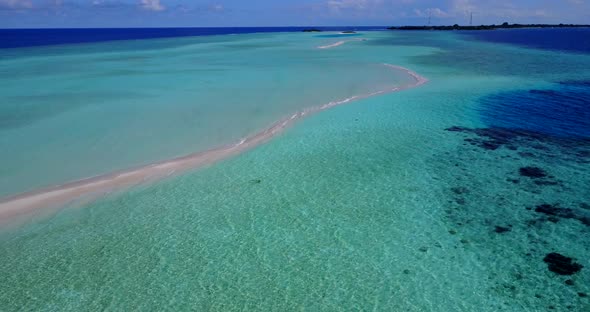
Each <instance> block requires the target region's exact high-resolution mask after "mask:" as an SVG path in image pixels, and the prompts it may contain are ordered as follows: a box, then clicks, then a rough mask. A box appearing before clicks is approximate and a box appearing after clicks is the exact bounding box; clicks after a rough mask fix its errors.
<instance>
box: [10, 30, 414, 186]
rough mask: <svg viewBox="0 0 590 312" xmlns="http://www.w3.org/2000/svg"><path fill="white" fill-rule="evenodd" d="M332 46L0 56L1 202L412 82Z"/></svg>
mask: <svg viewBox="0 0 590 312" xmlns="http://www.w3.org/2000/svg"><path fill="white" fill-rule="evenodd" d="M332 41H333V39H332V40H328V41H327V40H326V39H323V38H315V37H310V36H309V35H304V34H303V35H302V34H269V35H257V34H253V35H240V36H211V37H194V38H191V39H186V38H185V39H182V38H181V39H160V40H147V41H129V42H124V43H121V42H108V43H96V44H88V45H71V46H63V47H59V46H50V47H38V48H30V49H17V50H18V51H19V52H20V53H17V52H15V51H14V50H5V51H4V53H5V55H4V56H5V57H3V58H0V68H2V75H1V76H0V77H1V78H0V86H1V87H0V88H1V89H0V90H1V92H2V99H3V103H2V106H1V108H0V109H1V110H2V111H1V114H2V119H1V120H0V149H2V150H5V151H9V152H7V153H2V154H1V155H0V162H2V163H3V170H2V172H0V195H4V196H6V195H12V194H15V193H21V192H25V191H31V190H35V189H38V188H41V187H48V186H53V185H59V184H62V183H65V182H70V181H72V180H77V179H82V178H86V177H90V176H95V175H99V174H103V173H107V172H112V171H116V170H120V169H126V168H129V167H133V166H138V165H142V164H147V163H151V162H154V161H159V160H163V159H168V158H171V157H177V156H183V155H185V154H189V153H193V152H197V151H202V150H207V149H210V148H212V147H218V146H220V145H224V144H228V143H234V142H238V141H239V140H240V139H241V138H242V137H245V136H247V135H250V134H252V133H254V132H256V131H258V130H261V129H264V128H266V127H268V126H269V125H271V124H272V123H273V122H275V121H277V120H279V119H281V118H284V117H287V116H289V115H290V114H292V113H294V112H296V111H299V110H301V109H303V108H306V107H311V106H317V105H322V104H325V103H329V102H331V101H335V100H342V99H345V98H348V97H350V96H353V95H358V94H364V93H370V92H374V91H378V90H382V89H384V88H388V87H389V88H390V87H391V86H395V85H398V84H405V83H407V82H408V77H406V75H401V74H400V73H397V72H395V71H392V70H390V69H388V68H387V67H384V66H382V65H381V64H379V63H376V62H375V60H363V59H362V58H355V57H354V53H355V51H356V50H355V49H354V45H358V43H357V42H352V43H349V45H351V46H352V47H342V49H339V50H338V51H331V50H317V49H316V48H315V46H316V45H322V44H325V43H326V42H332ZM0 53H1V52H0ZM2 56H3V55H2V54H0V57H2ZM358 77H364V78H363V79H358Z"/></svg>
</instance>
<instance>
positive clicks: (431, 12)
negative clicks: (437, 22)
mask: <svg viewBox="0 0 590 312" xmlns="http://www.w3.org/2000/svg"><path fill="white" fill-rule="evenodd" d="M414 13H415V14H416V16H419V17H430V16H431V17H438V18H446V17H451V14H449V13H448V12H446V11H444V10H442V9H440V8H428V9H426V10H420V9H414Z"/></svg>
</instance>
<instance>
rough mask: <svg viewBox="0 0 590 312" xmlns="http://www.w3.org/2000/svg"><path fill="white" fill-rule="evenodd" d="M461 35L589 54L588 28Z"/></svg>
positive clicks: (541, 29)
mask: <svg viewBox="0 0 590 312" xmlns="http://www.w3.org/2000/svg"><path fill="white" fill-rule="evenodd" d="M461 33H462V34H464V35H466V36H470V37H472V38H475V39H478V40H484V41H490V42H498V43H508V44H515V45H519V46H525V47H530V48H538V49H547V50H559V51H571V52H579V53H590V28H522V29H498V30H486V31H463V32H461Z"/></svg>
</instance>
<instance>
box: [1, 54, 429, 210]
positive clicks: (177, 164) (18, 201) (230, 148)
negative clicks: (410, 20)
mask: <svg viewBox="0 0 590 312" xmlns="http://www.w3.org/2000/svg"><path fill="white" fill-rule="evenodd" d="M383 65H384V66H387V67H389V68H391V69H393V70H399V71H403V72H405V73H407V74H408V75H410V76H411V77H412V78H413V80H414V81H413V82H412V83H410V84H407V85H403V86H398V87H392V88H390V89H385V90H381V91H377V92H373V93H368V94H363V95H357V96H352V97H349V98H346V99H342V100H339V101H333V102H330V103H326V104H324V105H321V106H315V107H311V108H308V109H305V110H303V111H300V112H297V113H295V114H293V115H291V116H289V117H287V118H284V119H282V120H279V121H277V122H276V123H274V124H272V125H271V126H270V127H268V128H266V129H264V130H262V131H260V132H258V133H255V134H253V135H251V136H248V137H246V138H243V139H242V140H240V141H239V142H237V143H235V144H231V145H225V146H221V147H218V148H214V149H211V150H207V151H203V152H198V153H193V154H189V155H186V156H183V157H178V158H173V159H169V160H164V161H160V162H157V163H153V164H149V165H145V166H141V167H137V168H134V169H128V170H123V171H119V172H115V173H110V174H105V175H100V176H96V177H92V178H88V179H83V180H79V181H75V182H71V183H66V184H63V185H59V186H56V187H51V188H47V189H42V190H36V191H32V192H27V193H23V194H20V195H16V196H12V197H8V198H6V199H3V200H0V222H5V221H7V220H9V219H11V218H15V217H18V216H22V215H26V214H30V213H32V212H35V211H36V210H39V209H43V208H48V207H61V206H65V205H68V204H69V203H72V202H76V201H77V200H81V199H82V198H83V199H84V200H92V199H96V198H98V197H100V196H102V195H105V194H108V193H110V192H113V191H117V190H121V189H125V188H128V187H131V186H134V185H138V184H141V183H145V182H146V181H157V180H161V179H163V178H166V177H168V176H171V175H174V174H179V173H182V172H185V171H187V170H190V169H196V168H200V167H203V166H205V165H209V164H212V163H214V162H216V161H219V160H222V159H225V158H228V157H231V156H234V155H237V154H239V153H242V152H244V151H247V150H249V149H251V148H254V147H256V146H258V145H260V144H263V143H265V142H267V141H268V140H270V139H271V138H272V137H274V136H275V135H277V134H279V133H281V132H282V131H283V130H284V129H285V128H287V127H288V126H290V125H292V124H294V123H295V122H296V121H297V120H299V119H301V118H303V117H305V116H307V115H310V114H313V113H316V112H320V111H323V110H326V109H329V108H331V107H334V106H338V105H342V104H346V103H350V102H352V101H356V100H360V99H365V98H369V97H372V96H376V95H379V94H385V93H391V92H397V91H402V90H405V89H410V88H414V87H418V86H420V85H423V84H424V83H426V82H427V81H428V80H427V79H426V78H424V77H422V76H420V75H419V74H417V73H415V72H413V71H411V70H409V69H407V68H404V67H400V66H396V65H391V64H383Z"/></svg>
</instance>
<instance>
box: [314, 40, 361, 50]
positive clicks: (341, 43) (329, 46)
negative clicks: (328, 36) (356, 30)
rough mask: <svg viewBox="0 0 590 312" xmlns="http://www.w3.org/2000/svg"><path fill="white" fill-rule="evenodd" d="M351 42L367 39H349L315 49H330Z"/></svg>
mask: <svg viewBox="0 0 590 312" xmlns="http://www.w3.org/2000/svg"><path fill="white" fill-rule="evenodd" d="M352 41H367V39H349V40H342V41H338V42H336V43H332V44H327V45H323V46H319V47H317V48H318V49H331V48H335V47H338V46H341V45H343V44H345V43H348V42H352Z"/></svg>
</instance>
